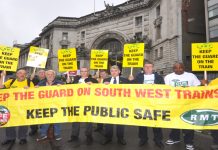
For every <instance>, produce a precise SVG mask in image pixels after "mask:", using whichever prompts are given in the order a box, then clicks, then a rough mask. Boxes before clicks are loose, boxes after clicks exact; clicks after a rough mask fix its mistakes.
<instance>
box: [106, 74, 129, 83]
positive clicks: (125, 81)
mask: <svg viewBox="0 0 218 150" xmlns="http://www.w3.org/2000/svg"><path fill="white" fill-rule="evenodd" d="M111 78H112V77H110V78H106V79H104V80H103V83H105V82H110V81H111ZM128 83H130V82H129V80H127V79H126V78H123V77H120V76H119V84H128Z"/></svg>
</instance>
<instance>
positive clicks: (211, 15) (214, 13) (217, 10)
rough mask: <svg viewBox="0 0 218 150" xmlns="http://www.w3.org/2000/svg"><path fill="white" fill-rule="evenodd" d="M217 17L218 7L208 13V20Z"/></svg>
mask: <svg viewBox="0 0 218 150" xmlns="http://www.w3.org/2000/svg"><path fill="white" fill-rule="evenodd" d="M213 17H218V7H217V8H215V9H212V10H210V11H209V18H213Z"/></svg>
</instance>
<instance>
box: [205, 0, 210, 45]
mask: <svg viewBox="0 0 218 150" xmlns="http://www.w3.org/2000/svg"><path fill="white" fill-rule="evenodd" d="M204 6H205V27H206V42H210V38H209V20H208V17H209V16H208V0H204Z"/></svg>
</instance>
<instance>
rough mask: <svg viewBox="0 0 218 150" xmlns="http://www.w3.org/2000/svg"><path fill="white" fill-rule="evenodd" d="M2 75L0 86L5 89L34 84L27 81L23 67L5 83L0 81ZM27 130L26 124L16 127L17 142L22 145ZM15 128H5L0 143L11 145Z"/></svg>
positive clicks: (24, 141)
mask: <svg viewBox="0 0 218 150" xmlns="http://www.w3.org/2000/svg"><path fill="white" fill-rule="evenodd" d="M3 76H4V75H3V74H1V79H0V88H1V89H2V88H6V89H12V88H25V89H26V88H29V87H34V84H33V83H32V82H31V81H29V80H28V79H27V78H26V71H25V70H23V69H20V70H18V71H17V73H16V79H9V80H8V81H6V82H5V83H3V82H2V77H3ZM27 131H28V127H27V126H20V127H18V139H19V140H20V142H19V144H21V145H23V144H26V143H27V140H26V138H27ZM16 137H17V135H16V128H15V127H9V128H6V140H5V141H4V142H2V145H8V144H11V145H13V144H14V143H15V140H16Z"/></svg>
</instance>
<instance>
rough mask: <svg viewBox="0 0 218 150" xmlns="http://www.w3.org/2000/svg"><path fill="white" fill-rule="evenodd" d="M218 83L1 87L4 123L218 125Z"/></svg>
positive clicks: (0, 123) (0, 117)
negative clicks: (211, 84)
mask: <svg viewBox="0 0 218 150" xmlns="http://www.w3.org/2000/svg"><path fill="white" fill-rule="evenodd" d="M217 91H218V86H208V87H188V88H181V87H178V88H174V87H171V86H166V85H149V86H147V85H144V84H142V85H140V86H139V85H138V84H134V85H133V84H131V85H128V84H123V85H121V84H120V85H119V84H113V85H104V84H92V85H88V84H73V85H61V86H60V85H59V86H50V87H48V86H46V87H39V88H29V89H13V91H12V90H11V89H4V90H0V126H1V127H11V126H22V125H33V124H48V123H63V122H94V123H106V124H108V123H109V124H123V125H134V126H149V127H161V128H179V129H200V130H203V129H218V92H217Z"/></svg>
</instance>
